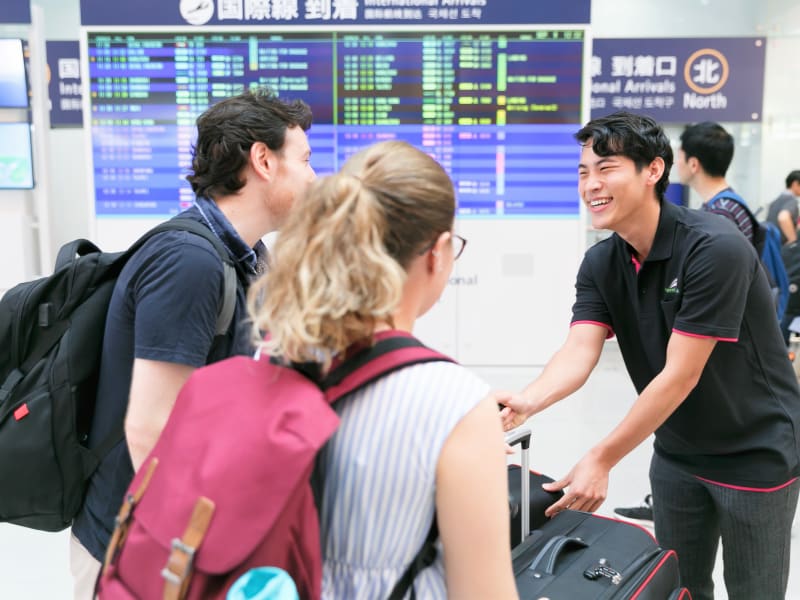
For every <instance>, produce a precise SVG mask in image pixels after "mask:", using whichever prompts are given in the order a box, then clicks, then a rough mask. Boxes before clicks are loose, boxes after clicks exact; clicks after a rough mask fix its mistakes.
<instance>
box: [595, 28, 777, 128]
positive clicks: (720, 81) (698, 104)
mask: <svg viewBox="0 0 800 600" xmlns="http://www.w3.org/2000/svg"><path fill="white" fill-rule="evenodd" d="M765 50H766V39H765V38H763V37H747V38H675V39H663V38H654V39H595V40H594V42H593V50H592V62H591V75H592V95H591V113H592V118H595V117H600V116H603V115H606V114H609V113H611V112H614V111H617V110H627V111H631V112H638V113H643V114H647V115H649V116H651V117H653V118H654V119H656V120H658V121H660V122H662V123H687V122H696V121H705V120H709V121H740V122H741V121H760V120H761V110H762V105H763V96H764V58H765Z"/></svg>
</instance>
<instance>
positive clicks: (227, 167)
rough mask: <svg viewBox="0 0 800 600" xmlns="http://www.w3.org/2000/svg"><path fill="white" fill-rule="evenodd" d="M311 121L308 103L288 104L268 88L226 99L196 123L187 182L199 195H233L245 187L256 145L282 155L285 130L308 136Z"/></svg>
mask: <svg viewBox="0 0 800 600" xmlns="http://www.w3.org/2000/svg"><path fill="white" fill-rule="evenodd" d="M311 119H312V117H311V109H310V108H309V107H308V105H307V104H306V103H305V102H303V101H301V100H294V101H292V102H289V101H284V100H282V99H280V98H278V96H277V95H276V94H274V93H273V92H272V91H271V90H269V89H267V88H256V89H253V90H250V91H247V92H244V93H243V94H239V95H238V96H232V97H230V98H226V99H225V100H221V101H220V102H217V103H216V104H214V105H213V106H211V107H210V108H208V109H207V110H206V111H205V112H204V113H203V114H202V115H200V116H199V117H198V118H197V142H196V143H195V145H194V147H193V148H192V155H193V156H192V168H191V172H190V173H189V175H187V176H186V180H187V181H188V182H189V183H190V184H191V185H192V190H194V193H195V194H197V195H198V196H207V197H212V196H213V195H214V194H222V195H227V194H232V193H234V192H236V191H238V190H240V189H241V188H242V187H243V186H244V184H245V182H244V180H243V179H242V177H241V172H242V169H243V168H244V167H245V165H246V164H247V161H248V160H249V153H250V147H251V146H252V145H253V144H254V143H255V142H263V143H264V144H266V145H267V147H268V148H270V149H271V150H274V151H278V152H279V151H280V150H281V149H282V148H283V144H284V142H285V139H286V130H287V129H288V128H290V127H301V128H302V129H303V131H307V130H308V128H309V127H311Z"/></svg>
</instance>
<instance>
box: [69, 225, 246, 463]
mask: <svg viewBox="0 0 800 600" xmlns="http://www.w3.org/2000/svg"><path fill="white" fill-rule="evenodd" d="M165 231H186V232H188V233H191V234H193V235H197V236H200V237H202V238H203V239H205V240H207V241H208V242H209V243H210V244H211V245H212V246H214V249H215V250H216V251H217V254H219V257H220V259H221V260H222V270H223V292H222V294H223V295H222V306H221V307H220V309H219V313H218V314H217V322H216V324H215V326H214V336H215V337H216V336H220V335H225V333H227V331H228V329H229V328H230V325H231V321H232V320H233V313H234V311H235V309H236V288H237V280H238V276H237V274H236V267H235V266H234V264H233V261H232V260H231V257H230V255H229V254H228V249H227V248H226V247H225V245H224V244H223V243H222V241H221V240H220V239H219V238H218V237H217V236H216V234H215V233H214V232H213V231H211V230H210V229H209V228H208V227H206V226H205V225H203V224H202V223H199V222H198V221H195V220H194V219H190V218H188V217H174V218H172V219H170V220H168V221H164V222H163V223H160V224H158V225H156V226H155V227H153V228H152V229H151V230H150V231H148V232H147V233H145V234H144V235H142V236H141V237H140V238H139V239H138V240H136V241H135V242H134V243H133V244H132V245H131V246H130V247H129V248H128V249H127V250H126V251H125V252H124V253H123V256H124V259H123V260H122V261H121V263H122V264H124V263H125V262H127V261H128V259H130V257H131V256H133V255H134V254H135V253H136V251H137V250H139V249H140V248H141V247H142V246H143V245H144V244H145V242H147V240H149V239H150V238H151V237H153V236H154V235H157V234H159V233H163V232H165ZM92 248H94V251H99V250H98V249H97V246H95V245H94V244H92V243H91V242H88V241H86V240H76V241H75V242H72V243H71V244H68V245H66V246H64V247H63V248H62V249H61V251H59V253H58V258H57V260H56V265H57V266H56V268H58V265H62V266H63V264H66V263H65V261H66V262H69V261H71V260H73V258H74V257H75V255H78V256H82V255H83V254H86V253H88V252H92V251H93V250H92ZM123 439H125V427H124V425H123V424H120V425H119V427H115V428H114V429H113V430H112V431H111V432H110V433H109V434H108V435H107V436H106V437H105V438H103V440H102V441H101V442H100V443H99V444H98V445H97V446H95V447H94V448H92V449H91V450H90V451H89V452H88V453H86V454H85V455H84V473H85V474H86V477H88V476H90V475H91V474H92V473H94V471H95V470H96V469H97V467H98V466H99V465H100V461H102V460H103V458H104V457H105V456H106V455H108V453H109V452H111V449H112V448H113V447H114V446H116V445H117V444H118V443H119V442H121V441H122V440H123Z"/></svg>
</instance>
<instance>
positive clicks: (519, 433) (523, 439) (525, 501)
mask: <svg viewBox="0 0 800 600" xmlns="http://www.w3.org/2000/svg"><path fill="white" fill-rule="evenodd" d="M506 444H508V445H509V446H516V445H517V444H520V445H521V448H522V450H521V452H520V455H521V462H522V465H521V467H520V478H519V480H520V481H521V482H522V483H521V486H520V487H521V492H520V496H521V501H520V508H519V509H520V511H522V514H521V515H520V521H521V522H522V536H521V537H520V544H521V543H522V542H524V541H525V538H526V537H528V533H530V522H531V504H530V499H531V481H530V477H529V475H528V473H529V472H530V464H529V458H528V453H529V451H530V447H531V430H530V429H528V428H527V427H517V428H516V429H512V430H511V431H509V432H508V433H506Z"/></svg>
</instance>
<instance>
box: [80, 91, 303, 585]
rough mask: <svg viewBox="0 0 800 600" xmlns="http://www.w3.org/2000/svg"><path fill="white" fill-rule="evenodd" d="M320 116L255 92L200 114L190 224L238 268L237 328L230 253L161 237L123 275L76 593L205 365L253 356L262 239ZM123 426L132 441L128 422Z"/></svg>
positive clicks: (296, 177) (114, 305)
mask: <svg viewBox="0 0 800 600" xmlns="http://www.w3.org/2000/svg"><path fill="white" fill-rule="evenodd" d="M311 120H312V116H311V111H310V109H309V107H308V106H307V105H306V104H305V103H303V102H301V101H295V102H291V103H290V102H285V101H283V100H281V99H279V98H278V97H277V96H275V95H273V94H272V93H270V92H269V91H268V90H263V89H262V90H255V91H249V92H245V93H243V94H241V95H238V96H234V97H231V98H228V99H225V100H222V101H221V102H218V103H217V104H215V105H213V106H211V107H210V108H209V109H208V110H206V111H205V112H204V113H203V114H202V115H200V117H199V118H198V119H197V130H198V135H197V142H196V144H195V147H194V152H193V159H192V169H191V173H190V174H189V175H188V176H187V180H188V181H189V182H190V183H191V185H192V189H193V191H194V192H195V194H196V202H195V204H194V206H192V207H191V208H190V209H188V210H187V211H184V212H183V213H181V215H179V216H180V217H181V218H188V219H191V220H194V221H196V222H198V223H200V224H202V225H203V226H204V227H207V228H208V229H209V230H211V231H212V232H213V233H214V235H215V236H217V237H218V238H219V240H220V241H221V242H222V244H223V245H224V246H225V248H226V249H227V251H228V253H229V254H230V257H231V258H232V260H233V262H234V263H235V265H236V271H237V279H238V285H237V287H238V290H237V298H236V307H235V311H234V316H233V321H232V324H231V325H230V327H229V328H228V330H227V331H226V332H225V333H224V334H222V335H219V336H215V325H216V320H217V316H218V313H219V310H220V309H219V306H220V303H221V296H222V295H223V288H224V283H223V280H224V271H223V264H222V260H221V258H220V255H219V254H218V252H217V251H216V250H215V248H214V247H213V245H212V244H211V243H210V242H209V241H208V240H205V239H203V238H202V237H200V236H198V235H193V234H191V233H188V232H185V231H169V232H162V233H159V234H157V235H155V236H153V237H152V238H150V239H149V240H148V241H147V242H146V243H145V245H144V246H142V247H141V248H140V249H139V250H138V251H137V252H136V254H135V255H134V256H133V257H132V258H131V259H130V260H129V261H128V262H127V263H126V265H125V267H124V268H123V270H122V272H121V274H120V277H119V278H118V280H117V282H116V285H115V288H114V292H113V295H112V299H111V303H110V305H109V310H108V317H107V322H106V327H105V336H104V339H103V355H102V356H103V359H102V364H101V367H100V376H99V383H98V395H97V402H96V409H95V415H94V419H93V423H92V428H91V433H90V437H89V447H90V448H92V447H93V446H97V445H98V444H100V443H101V442H102V441H103V440H104V439H106V438H107V437H108V436H109V435H113V434H115V433H116V430H118V429H119V430H120V431H119V434H120V441H119V442H118V443H117V444H116V445H115V446H114V447H113V448H112V450H111V451H110V452H109V453H108V454H107V455H106V457H105V458H104V459H103V460H102V462H101V463H100V466H99V467H98V469H97V470H96V471H95V472H94V474H93V476H92V478H91V480H90V482H89V486H88V489H87V493H86V496H85V499H84V503H83V506H82V508H81V510H80V512H79V514H78V516H77V517H76V519H75V521H74V524H73V527H72V540H71V569H72V572H73V576H74V578H75V598H76V600H85V599H87V598H91V597H92V595H93V590H94V585H95V580H96V578H97V574H98V572H99V569H100V563H101V561H102V560H103V556H104V553H105V549H106V546H107V544H108V541H109V538H110V536H111V532H112V531H113V529H114V517H115V516H116V514H117V511H118V509H119V507H120V504H121V503H122V499H123V495H124V492H125V490H126V488H127V487H128V484H129V483H130V482H131V479H132V478H133V474H134V471H135V470H137V469H138V468H139V466H140V465H141V463H142V461H143V460H144V458H145V457H146V456H147V454H148V452H149V451H150V450H151V449H152V447H153V445H154V444H155V442H156V440H157V439H158V436H159V434H160V433H161V431H162V429H163V427H164V424H165V423H166V421H167V418H168V417H169V414H170V411H171V409H172V406H173V404H174V402H175V398H176V396H177V394H178V391H179V390H180V388H181V386H182V385H183V383H184V382H185V381H186V379H187V378H188V377H189V375H190V374H191V373H192V371H194V370H195V369H196V368H198V367H201V366H203V365H205V364H208V363H211V362H214V361H217V360H220V359H223V358H225V357H227V356H231V355H234V354H249V353H251V352H252V350H253V345H252V340H251V338H250V335H249V327H247V326H244V325H243V323H242V321H243V318H244V317H245V315H246V291H247V288H248V286H249V284H250V281H251V280H252V279H254V278H255V277H256V276H257V275H258V274H260V273H262V272H263V271H264V266H265V263H266V248H265V247H264V244H263V242H262V241H261V238H262V237H263V236H264V235H266V234H267V233H269V232H272V231H275V230H277V229H278V228H279V227H281V225H282V224H283V223H284V221H285V220H286V218H287V215H288V214H289V211H290V210H291V208H292V206H293V204H294V203H295V200H296V199H297V198H299V197H300V196H301V195H302V194H303V193H304V192H305V190H306V188H307V186H308V185H309V184H310V183H311V181H312V180H313V179H314V178H315V174H314V170H313V169H312V167H311V165H310V163H309V156H310V153H311V151H310V148H309V146H308V139H307V136H306V131H307V130H308V128H309V127H310V126H311ZM123 420H124V438H123V437H122V433H123V432H122V431H121V427H122V424H123Z"/></svg>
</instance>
